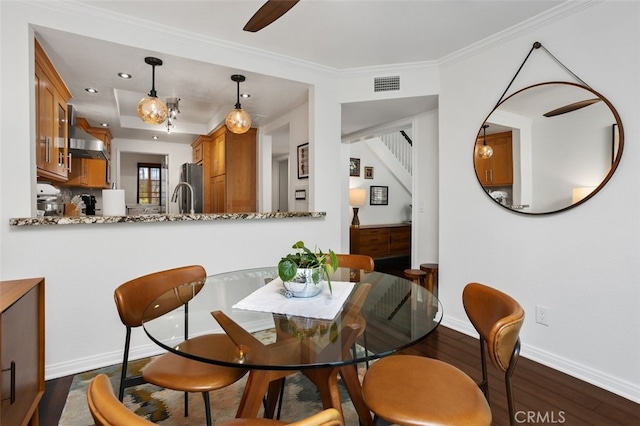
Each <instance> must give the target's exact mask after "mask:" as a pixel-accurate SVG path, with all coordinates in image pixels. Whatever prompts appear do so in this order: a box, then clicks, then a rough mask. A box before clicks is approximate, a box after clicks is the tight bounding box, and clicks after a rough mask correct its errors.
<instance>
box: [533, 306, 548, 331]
mask: <svg viewBox="0 0 640 426" xmlns="http://www.w3.org/2000/svg"><path fill="white" fill-rule="evenodd" d="M536 322H537V323H538V324H542V325H546V326H548V325H549V308H547V307H546V306H540V305H536Z"/></svg>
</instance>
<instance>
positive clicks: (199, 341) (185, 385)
mask: <svg viewBox="0 0 640 426" xmlns="http://www.w3.org/2000/svg"><path fill="white" fill-rule="evenodd" d="M184 345H188V346H190V347H193V348H197V351H201V353H205V352H209V353H211V352H226V353H228V354H231V357H232V356H233V355H232V354H234V353H235V350H236V349H235V345H234V344H233V342H232V341H231V339H229V337H228V336H227V335H226V334H208V335H204V336H200V337H196V338H194V339H189V340H187V341H186V342H183V343H181V346H184ZM246 372H247V370H246V369H242V368H233V367H222V366H219V365H213V364H208V363H205V362H199V361H194V360H192V359H188V358H186V357H184V356H180V355H176V354H174V353H172V352H169V353H166V354H164V355H161V356H159V357H158V358H156V359H154V360H153V361H152V362H150V363H149V364H147V365H146V366H145V367H144V369H143V370H142V377H143V378H144V380H145V381H147V382H148V383H152V384H154V385H156V386H160V387H163V388H168V389H174V390H178V391H185V392H208V391H212V390H216V389H220V388H223V387H225V386H228V385H230V384H232V383H234V382H236V381H238V380H239V379H240V378H241V377H242V376H244V375H245V374H246Z"/></svg>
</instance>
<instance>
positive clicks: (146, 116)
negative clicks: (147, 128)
mask: <svg viewBox="0 0 640 426" xmlns="http://www.w3.org/2000/svg"><path fill="white" fill-rule="evenodd" d="M138 117H140V118H141V119H142V121H144V122H145V123H147V124H162V123H164V121H165V120H166V119H167V106H166V105H165V104H164V102H162V101H161V100H160V99H158V98H156V97H153V96H148V97H146V98H143V99H142V100H141V101H140V102H138Z"/></svg>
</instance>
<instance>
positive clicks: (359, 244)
mask: <svg viewBox="0 0 640 426" xmlns="http://www.w3.org/2000/svg"><path fill="white" fill-rule="evenodd" d="M350 237H351V238H350V244H349V246H350V247H349V248H350V250H349V251H350V252H351V253H352V254H366V255H368V256H371V257H372V258H374V259H382V258H385V257H397V256H408V255H410V254H411V225H409V224H405V223H398V224H389V225H363V226H360V227H353V226H352V227H351V235H350Z"/></svg>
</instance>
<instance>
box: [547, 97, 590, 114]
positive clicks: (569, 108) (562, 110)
mask: <svg viewBox="0 0 640 426" xmlns="http://www.w3.org/2000/svg"><path fill="white" fill-rule="evenodd" d="M600 100H601V99H599V98H594V99H586V100H584V101H578V102H574V103H572V104H569V105H565V106H563V107H560V108H557V109H554V110H553V111H549V112H547V113H546V114H542V115H544V116H545V117H555V116H556V115H560V114H566V113H567V112H572V111H575V110H577V109H580V108H584V107H586V106H589V105H592V104H595V103H596V102H600Z"/></svg>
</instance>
